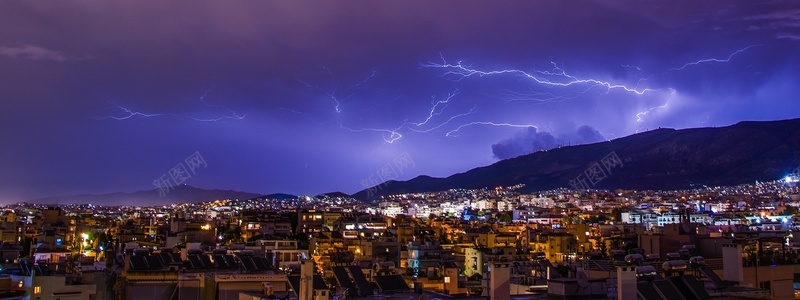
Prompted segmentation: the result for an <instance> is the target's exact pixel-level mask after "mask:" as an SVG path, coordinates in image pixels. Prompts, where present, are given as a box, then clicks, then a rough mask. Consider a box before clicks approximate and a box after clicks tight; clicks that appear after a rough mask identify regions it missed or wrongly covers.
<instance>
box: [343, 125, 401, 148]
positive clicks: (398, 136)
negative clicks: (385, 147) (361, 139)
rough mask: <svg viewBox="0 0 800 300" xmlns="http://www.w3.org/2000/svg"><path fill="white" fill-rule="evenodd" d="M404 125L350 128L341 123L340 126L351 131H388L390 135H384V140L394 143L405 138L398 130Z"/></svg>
mask: <svg viewBox="0 0 800 300" xmlns="http://www.w3.org/2000/svg"><path fill="white" fill-rule="evenodd" d="M402 127H403V126H400V127H398V128H395V129H383V128H361V129H352V128H348V127H346V126H344V125H342V123H339V128H342V129H345V130H348V131H350V132H381V133H388V134H389V136H388V137H387V136H386V135H382V137H383V141H384V142H385V143H387V144H392V143H394V142H396V141H397V140H399V139H401V138H403V135H402V134H400V133H399V132H398V131H399V130H400V129H401V128H402Z"/></svg>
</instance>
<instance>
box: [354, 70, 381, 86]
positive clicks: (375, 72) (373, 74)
mask: <svg viewBox="0 0 800 300" xmlns="http://www.w3.org/2000/svg"><path fill="white" fill-rule="evenodd" d="M377 74H378V72H377V71H375V70H372V72H370V74H369V75H368V76H367V78H364V80H362V81H361V82H359V83H356V84H355V85H353V86H352V87H359V86H361V85H362V84H366V83H367V81H369V80H370V79H372V78H375V75H377Z"/></svg>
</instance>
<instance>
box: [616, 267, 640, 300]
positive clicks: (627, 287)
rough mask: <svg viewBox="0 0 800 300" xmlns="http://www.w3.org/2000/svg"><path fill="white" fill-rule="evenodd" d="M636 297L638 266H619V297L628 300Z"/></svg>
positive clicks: (620, 299) (619, 299)
mask: <svg viewBox="0 0 800 300" xmlns="http://www.w3.org/2000/svg"><path fill="white" fill-rule="evenodd" d="M636 297H638V289H637V287H636V267H633V266H627V267H617V299H618V300H627V299H636Z"/></svg>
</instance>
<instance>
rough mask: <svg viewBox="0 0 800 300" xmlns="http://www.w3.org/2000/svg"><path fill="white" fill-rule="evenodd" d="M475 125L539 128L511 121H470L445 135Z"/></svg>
mask: <svg viewBox="0 0 800 300" xmlns="http://www.w3.org/2000/svg"><path fill="white" fill-rule="evenodd" d="M475 125H489V126H497V127H516V128H537V129H538V128H539V127H536V126H535V125H528V124H509V123H495V122H469V123H467V124H462V125H461V126H458V128H456V129H453V130H451V131H448V132H447V133H446V134H445V136H448V137H456V136H457V135H455V133H457V132H458V131H459V130H461V129H462V128H464V127H469V126H475Z"/></svg>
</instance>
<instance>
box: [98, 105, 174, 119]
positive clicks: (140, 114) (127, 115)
mask: <svg viewBox="0 0 800 300" xmlns="http://www.w3.org/2000/svg"><path fill="white" fill-rule="evenodd" d="M114 108H116V109H119V110H121V111H122V112H124V113H125V115H124V116H105V117H101V118H96V119H97V120H106V119H114V120H118V121H121V120H127V119H130V118H133V117H142V118H151V117H159V116H165V115H166V114H148V113H143V112H138V111H134V110H131V109H129V108H126V107H122V106H119V105H114Z"/></svg>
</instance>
